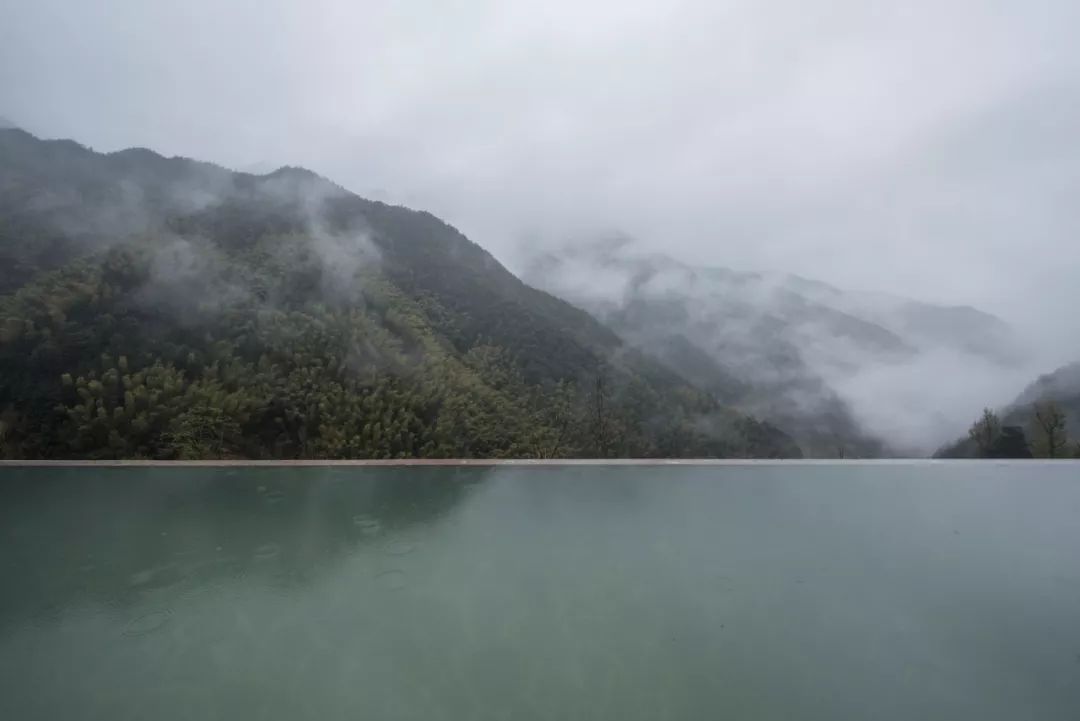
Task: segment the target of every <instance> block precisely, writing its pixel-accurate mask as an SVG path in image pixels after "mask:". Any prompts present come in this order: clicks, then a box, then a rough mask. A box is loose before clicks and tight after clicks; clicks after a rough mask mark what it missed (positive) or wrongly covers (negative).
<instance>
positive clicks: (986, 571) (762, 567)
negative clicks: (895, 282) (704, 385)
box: [0, 464, 1080, 721]
mask: <svg viewBox="0 0 1080 721" xmlns="http://www.w3.org/2000/svg"><path fill="white" fill-rule="evenodd" d="M0 524H2V525H0V529H2V538H0V573H2V578H3V585H2V590H0V719H10V720H13V721H15V720H18V721H21V720H23V719H50V720H53V719H106V720H108V721H120V720H121V719H154V720H156V721H162V720H165V721H167V720H169V719H199V720H200V721H202V720H206V719H229V720H230V721H232V720H235V719H245V720H247V719H318V720H319V721H331V720H334V719H374V720H381V719H424V720H425V721H426V720H437V719H455V720H458V719H462V720H464V719H468V720H473V719H499V720H511V719H513V720H515V721H516V720H520V719H545V720H560V721H561V720H564V719H612V720H618V721H627V720H633V719H641V720H643V721H646V720H647V721H657V720H662V719H693V720H697V719H752V720H768V719H777V720H781V719H782V720H784V721H791V720H794V719H810V720H818V719H820V720H822V721H824V720H828V721H836V720H837V719H873V720H888V719H898V720H899V719H903V720H905V721H911V720H920V721H925V720H928V719H942V720H945V719H948V720H949V721H965V720H968V719H971V720H972V721H975V720H978V721H990V720H993V719H1002V720H1008V721H1017V720H1019V719H1025V720H1026V719H1035V720H1040V721H1042V720H1053V719H1063V720H1064V719H1068V720H1069V721H1075V720H1076V719H1078V718H1080V466H1077V465H1054V466H1052V465H1028V466H1024V465H1000V466H996V465H981V466H980V465H970V464H968V465H962V464H958V465H940V464H939V465H930V464H917V465H911V466H893V465H889V466H746V467H707V468H700V467H699V468H694V467H667V468H640V467H636V468H635V467H631V468H569V469H568V468H561V469H554V468H537V469H520V468H500V469H402V468H398V469H349V468H327V469H321V468H272V469H175V468H173V469H154V470H147V469H137V468H132V469H124V470H98V469H64V470H43V469H35V470H15V469H2V470H0Z"/></svg>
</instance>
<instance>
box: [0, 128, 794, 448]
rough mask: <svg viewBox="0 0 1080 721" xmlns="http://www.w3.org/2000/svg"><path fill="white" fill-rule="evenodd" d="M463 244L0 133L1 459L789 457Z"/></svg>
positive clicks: (131, 154)
mask: <svg viewBox="0 0 1080 721" xmlns="http://www.w3.org/2000/svg"><path fill="white" fill-rule="evenodd" d="M799 452H800V451H799V449H798V447H797V446H796V445H795V444H794V443H793V442H792V441H791V439H790V438H788V437H787V436H786V435H785V434H784V433H782V432H781V431H779V430H777V429H776V428H774V427H773V426H771V425H769V424H767V423H762V422H758V421H756V420H754V419H753V418H751V417H749V416H746V415H744V414H742V413H739V412H736V411H734V410H732V409H730V408H728V407H726V406H724V405H722V404H721V403H720V402H719V401H718V400H717V399H716V398H715V396H713V395H712V394H710V393H708V392H706V391H704V390H702V389H700V388H698V387H696V386H695V385H693V384H692V383H691V382H689V381H687V380H685V379H684V378H682V377H681V376H679V375H677V374H676V373H675V372H673V371H671V370H670V369H668V368H666V367H665V366H663V365H662V364H660V363H659V362H655V361H653V360H651V359H650V358H649V357H647V356H646V355H644V354H643V353H641V352H640V351H637V350H634V349H632V348H629V347H627V346H626V345H624V344H623V342H622V341H621V340H620V339H619V337H617V336H616V335H615V334H614V333H613V332H612V331H610V330H609V329H608V328H606V327H605V326H603V325H601V324H600V323H599V322H597V321H596V320H594V319H593V318H592V317H591V316H589V315H588V314H586V313H585V312H583V311H581V310H578V309H577V308H575V307H573V306H571V305H569V304H567V303H565V302H563V301H561V300H559V299H557V298H555V297H553V296H551V295H548V294H547V293H544V292H541V291H538V290H535V289H533V288H531V287H529V286H527V285H525V284H524V283H523V282H521V281H520V280H519V279H518V278H516V277H515V276H513V275H512V274H511V273H509V272H508V271H507V270H506V269H505V268H503V267H502V266H501V265H500V264H499V263H498V262H497V261H496V260H495V259H494V258H493V257H492V256H491V255H490V254H488V253H487V252H485V251H484V250H483V249H482V248H480V247H479V246H477V245H476V244H474V243H472V242H471V241H469V240H468V239H467V238H465V237H464V236H463V235H461V234H460V233H459V232H457V231H456V230H455V229H454V228H452V227H450V226H448V225H447V224H445V223H443V222H442V221H440V220H439V219H437V218H435V217H433V216H431V215H430V214H427V213H423V212H416V211H412V210H408V209H405V208H400V207H394V206H389V205H385V204H382V203H377V202H371V201H367V200H364V199H362V198H359V197H357V196H355V195H352V194H350V193H348V192H346V191H344V190H343V189H341V188H339V187H337V186H335V185H334V184H332V183H330V182H329V181H327V180H325V179H323V178H320V177H318V176H316V175H314V174H312V173H310V172H308V171H305V170H301V169H294V168H285V169H282V170H279V171H277V172H275V173H271V174H269V175H265V176H253V175H246V174H241V173H233V172H230V171H227V170H225V169H223V168H219V167H216V166H212V165H207V164H204V163H197V162H195V161H191V160H187V159H182V158H171V159H167V158H163V157H161V156H159V155H157V154H155V153H153V152H151V151H148V150H141V149H135V150H128V151H123V152H120V153H113V154H108V155H104V154H99V153H95V152H93V151H91V150H89V149H87V148H84V147H82V146H80V145H78V144H77V143H74V142H71V141H42V140H39V139H37V138H35V137H33V136H31V135H29V134H27V133H25V132H23V131H20V130H14V129H11V130H0V454H2V455H3V456H4V457H8V458H12V457H25V458H91V459H94V458H160V459H173V458H406V457H507V456H518V457H567V456H591V457H608V456H630V457H651V456H672V457H679V456H708V457H722V456H766V457H775V456H792V455H798V454H799Z"/></svg>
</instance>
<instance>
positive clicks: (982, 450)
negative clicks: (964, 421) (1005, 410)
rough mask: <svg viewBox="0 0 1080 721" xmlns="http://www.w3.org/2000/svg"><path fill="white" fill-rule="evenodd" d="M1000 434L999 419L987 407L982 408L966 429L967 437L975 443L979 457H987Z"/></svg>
mask: <svg viewBox="0 0 1080 721" xmlns="http://www.w3.org/2000/svg"><path fill="white" fill-rule="evenodd" d="M1000 435H1001V419H1000V418H998V415H997V413H994V412H993V411H992V410H990V409H989V408H984V409H983V413H982V416H980V418H979V420H977V421H975V422H974V423H972V424H971V428H969V429H968V437H969V438H971V440H972V441H973V442H974V443H975V447H976V448H977V449H978V454H979V457H980V458H987V457H989V455H990V452H991V449H993V447H994V443H995V442H996V441H997V439H998V437H999V436H1000Z"/></svg>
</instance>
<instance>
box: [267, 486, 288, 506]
mask: <svg viewBox="0 0 1080 721" xmlns="http://www.w3.org/2000/svg"><path fill="white" fill-rule="evenodd" d="M263 499H264V500H265V501H266V502H267V503H281V501H282V500H284V499H285V491H282V490H279V489H277V488H275V489H274V490H272V491H267V492H266V493H264V494H263Z"/></svg>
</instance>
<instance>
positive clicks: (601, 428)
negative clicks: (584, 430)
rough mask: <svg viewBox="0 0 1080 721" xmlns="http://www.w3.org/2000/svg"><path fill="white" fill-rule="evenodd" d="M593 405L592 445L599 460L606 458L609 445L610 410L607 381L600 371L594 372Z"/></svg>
mask: <svg viewBox="0 0 1080 721" xmlns="http://www.w3.org/2000/svg"><path fill="white" fill-rule="evenodd" d="M593 404H594V418H593V421H594V424H593V444H594V446H595V448H596V454H597V455H598V456H599V457H601V458H607V457H608V448H609V446H610V444H611V438H610V433H609V431H610V428H609V426H610V418H609V414H610V409H609V408H608V405H609V403H608V391H607V379H606V378H605V377H604V371H603V370H602V369H600V370H597V372H596V390H595V392H594V393H593Z"/></svg>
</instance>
